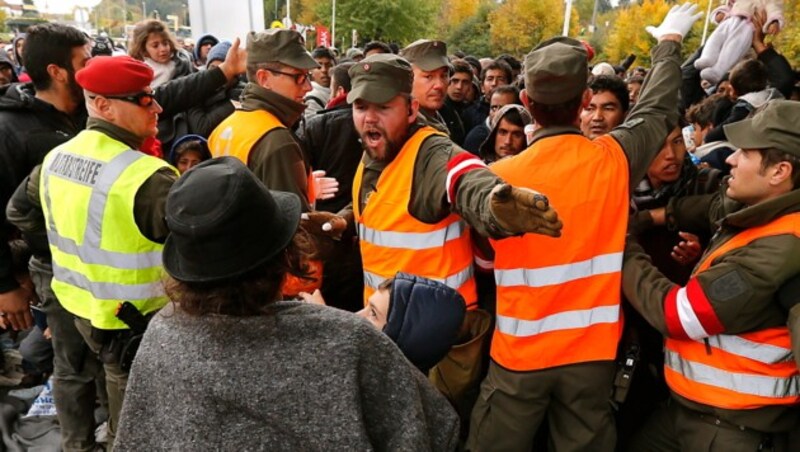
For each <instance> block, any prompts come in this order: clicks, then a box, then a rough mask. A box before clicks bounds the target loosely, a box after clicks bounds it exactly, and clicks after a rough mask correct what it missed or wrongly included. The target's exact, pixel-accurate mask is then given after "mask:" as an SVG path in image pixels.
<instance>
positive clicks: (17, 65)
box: [11, 33, 28, 74]
mask: <svg viewBox="0 0 800 452" xmlns="http://www.w3.org/2000/svg"><path fill="white" fill-rule="evenodd" d="M27 36H28V35H27V34H26V33H20V34H18V35H16V36H14V40H13V41H11V45H13V46H14V69H15V70H16V71H17V74H20V73H22V72H24V71H25V67H24V65H23V64H22V55H20V54H19V52H17V41H19V40H20V39H25V38H26V37H27Z"/></svg>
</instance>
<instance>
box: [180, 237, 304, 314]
mask: <svg viewBox="0 0 800 452" xmlns="http://www.w3.org/2000/svg"><path fill="white" fill-rule="evenodd" d="M315 258H317V256H316V253H315V252H314V243H313V241H312V237H311V236H310V234H309V233H307V232H306V231H305V230H304V229H302V228H300V229H298V230H297V233H296V234H295V235H294V237H293V238H292V241H291V242H290V243H289V245H288V246H287V247H286V248H285V249H284V250H283V252H281V253H278V254H277V255H276V256H275V257H274V258H272V259H271V260H269V261H268V262H266V263H264V264H263V265H261V266H259V267H257V268H255V269H253V270H251V271H249V272H247V273H245V274H244V275H240V276H237V277H235V278H231V279H227V280H222V281H213V282H202V283H198V282H187V281H179V280H177V279H175V278H173V277H170V276H168V277H167V279H166V281H165V283H164V287H165V289H166V292H167V296H168V297H169V298H170V300H172V302H173V303H175V304H176V305H178V307H179V308H180V310H181V311H183V312H185V313H187V314H189V315H193V316H204V315H208V314H222V315H230V316H237V317H244V316H256V315H263V314H264V313H266V312H267V310H268V307H269V305H271V304H272V303H274V302H275V301H278V300H280V299H281V287H282V286H283V282H284V279H285V277H286V275H287V274H291V275H294V276H297V277H299V278H305V279H308V278H310V274H311V272H310V269H309V266H308V262H309V261H310V260H312V259H315Z"/></svg>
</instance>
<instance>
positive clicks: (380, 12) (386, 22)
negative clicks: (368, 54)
mask: <svg viewBox="0 0 800 452" xmlns="http://www.w3.org/2000/svg"><path fill="white" fill-rule="evenodd" d="M336 8H337V9H336V30H337V34H338V33H346V34H348V35H349V33H350V30H353V29H355V30H357V31H358V35H359V38H360V41H362V42H366V41H370V40H373V39H377V40H381V41H385V42H397V43H399V44H400V45H405V44H408V43H411V42H412V41H415V40H417V39H419V38H422V37H426V36H429V35H431V34H432V33H433V30H434V29H435V27H436V21H435V16H436V12H438V11H439V9H440V2H439V1H438V0H433V1H432V0H348V1H339V2H337V3H336ZM315 11H316V14H317V16H318V17H319V18H320V20H321V21H322V23H324V24H330V23H331V2H330V1H321V2H319V3H318V4H317V5H316V9H315Z"/></svg>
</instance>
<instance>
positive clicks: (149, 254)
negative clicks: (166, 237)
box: [40, 130, 177, 330]
mask: <svg viewBox="0 0 800 452" xmlns="http://www.w3.org/2000/svg"><path fill="white" fill-rule="evenodd" d="M162 168H171V169H172V170H173V171H175V169H174V168H172V167H170V166H169V165H167V163H166V162H164V161H163V160H160V159H156V158H153V157H149V156H146V155H144V154H142V153H140V152H137V151H132V150H129V149H128V148H127V146H125V145H124V144H123V143H121V142H119V141H116V140H113V139H111V138H110V137H108V136H106V135H104V134H102V133H100V132H96V131H91V130H87V131H83V132H81V133H80V134H78V135H77V136H76V137H75V138H73V139H72V140H70V141H68V142H67V143H64V144H63V145H61V146H59V147H57V148H56V149H54V150H53V151H51V152H50V153H49V154H48V155H47V156H46V157H45V160H44V163H43V165H42V176H41V181H40V184H41V188H40V195H41V198H42V199H41V200H42V207H43V211H44V214H45V215H44V216H45V225H46V226H47V235H48V239H49V241H50V251H51V253H52V256H53V282H52V289H53V292H54V293H55V294H56V296H57V297H58V298H59V302H60V303H61V304H62V305H63V306H64V308H65V309H66V310H67V311H69V312H71V313H72V314H74V315H76V316H78V317H81V318H85V319H88V320H89V321H90V322H91V323H92V325H93V326H95V327H97V328H101V329H109V330H113V329H123V328H127V326H126V325H125V324H124V323H122V322H121V321H120V320H118V319H117V318H116V316H115V313H116V310H117V307H118V305H119V303H120V302H122V301H130V302H131V303H132V304H133V305H134V306H136V308H137V309H139V311H141V312H142V313H145V314H147V313H149V312H152V311H154V310H157V309H159V308H160V307H162V306H163V305H164V304H165V303H166V301H167V299H166V297H165V296H164V289H163V286H162V284H161V278H162V270H161V249H162V245H161V244H158V243H155V242H152V241H150V240H149V239H147V238H146V237H144V236H143V235H142V234H141V232H140V231H139V228H138V226H137V225H136V223H135V219H134V217H133V204H134V199H135V197H136V193H137V192H138V189H139V187H141V185H142V184H143V183H144V182H145V181H146V180H147V179H148V178H149V177H150V176H151V175H152V174H153V173H155V172H156V171H158V170H159V169H162ZM175 173H176V175H177V171H175Z"/></svg>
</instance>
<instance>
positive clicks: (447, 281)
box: [364, 266, 474, 290]
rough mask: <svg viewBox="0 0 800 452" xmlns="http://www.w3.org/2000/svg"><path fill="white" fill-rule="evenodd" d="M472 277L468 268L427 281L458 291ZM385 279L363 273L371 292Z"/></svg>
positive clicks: (470, 267)
mask: <svg viewBox="0 0 800 452" xmlns="http://www.w3.org/2000/svg"><path fill="white" fill-rule="evenodd" d="M473 276H474V272H473V269H472V266H469V267H467V268H465V269H464V270H461V271H460V272H458V273H454V274H452V275H449V276H447V277H445V278H428V279H432V280H434V281H438V282H440V283H442V284H444V285H446V286H447V287H451V288H453V289H458V288H459V287H461V286H463V285H464V284H466V283H467V282H469V280H470V279H472V277H473ZM387 279H389V278H384V277H382V276H380V275H376V274H375V273H371V272H368V271H366V270H365V271H364V284H365V285H366V286H368V287H370V288H371V289H372V290H378V287H380V285H381V283H383V282H384V281H386V280H387Z"/></svg>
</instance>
